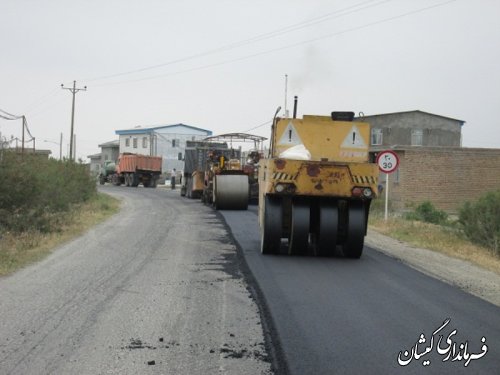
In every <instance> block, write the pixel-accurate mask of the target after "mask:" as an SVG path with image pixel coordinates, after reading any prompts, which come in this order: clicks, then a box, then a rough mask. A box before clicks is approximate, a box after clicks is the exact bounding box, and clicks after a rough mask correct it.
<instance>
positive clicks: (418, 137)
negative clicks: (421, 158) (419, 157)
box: [411, 129, 424, 146]
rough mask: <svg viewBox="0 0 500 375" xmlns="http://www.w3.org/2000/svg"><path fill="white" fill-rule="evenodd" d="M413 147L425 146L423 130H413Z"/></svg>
mask: <svg viewBox="0 0 500 375" xmlns="http://www.w3.org/2000/svg"><path fill="white" fill-rule="evenodd" d="M411 145H412V146H423V145H424V131H423V130H422V129H412V131H411Z"/></svg>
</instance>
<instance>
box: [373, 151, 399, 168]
mask: <svg viewBox="0 0 500 375" xmlns="http://www.w3.org/2000/svg"><path fill="white" fill-rule="evenodd" d="M377 164H378V168H379V169H380V171H382V172H384V173H392V172H394V171H395V170H396V169H397V168H398V165H399V158H398V155H397V154H396V153H395V152H394V151H382V152H380V153H379V154H378V156H377Z"/></svg>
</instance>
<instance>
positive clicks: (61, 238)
mask: <svg viewBox="0 0 500 375" xmlns="http://www.w3.org/2000/svg"><path fill="white" fill-rule="evenodd" d="M119 206H120V201H119V200H118V199H116V198H113V197H111V196H109V195H107V194H102V193H98V194H97V195H96V196H95V198H92V199H90V200H89V201H87V202H85V203H83V204H75V205H73V207H72V209H71V210H70V211H69V212H67V213H63V214H61V215H62V218H61V219H62V220H61V221H60V222H61V223H64V224H63V225H62V226H61V227H60V229H59V231H57V232H52V233H41V232H39V231H29V232H24V233H21V234H13V233H3V234H2V236H1V239H0V276H5V275H8V274H11V273H13V272H15V271H17V270H18V269H20V268H22V267H24V266H26V265H28V264H31V263H34V262H36V261H39V260H41V259H43V258H44V257H46V256H47V255H48V254H50V253H51V252H52V250H53V249H54V248H56V247H57V246H58V245H60V244H62V243H64V242H67V241H69V240H71V239H73V238H75V237H77V236H79V235H81V234H82V233H84V232H85V231H87V230H88V229H89V228H91V227H93V226H94V225H96V224H98V223H100V222H102V221H104V220H105V219H107V218H108V217H110V216H111V215H113V214H115V213H116V212H118V209H119Z"/></svg>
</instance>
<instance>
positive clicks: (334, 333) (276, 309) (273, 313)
mask: <svg viewBox="0 0 500 375" xmlns="http://www.w3.org/2000/svg"><path fill="white" fill-rule="evenodd" d="M220 212H221V214H222V216H223V217H224V219H225V221H226V223H227V225H228V226H229V228H230V230H231V232H232V234H233V236H234V239H235V240H236V241H237V243H238V245H239V248H240V251H241V252H242V254H243V256H244V259H245V261H246V263H247V265H248V267H249V269H250V271H251V273H252V275H253V277H252V279H253V280H255V282H256V284H257V285H256V288H258V289H259V290H260V294H261V296H262V299H263V300H264V301H263V303H265V304H266V308H265V310H266V311H268V313H269V317H268V319H270V322H269V325H270V326H273V327H274V331H275V336H276V337H275V338H274V341H275V342H277V345H278V346H279V347H280V348H279V349H280V350H277V352H278V353H281V355H282V356H283V358H282V362H285V363H286V366H282V368H281V370H280V371H281V372H283V373H290V374H293V375H303V374H420V373H422V374H461V373H463V374H499V373H500V308H499V307H497V306H495V305H492V304H490V303H488V302H485V301H483V300H481V299H479V298H477V297H475V296H472V295H470V294H467V293H465V292H463V291H462V290H460V289H458V288H457V287H454V286H451V285H448V284H446V283H443V282H441V281H438V280H436V279H433V278H431V277H429V276H426V275H424V274H422V273H420V272H418V271H416V270H414V269H412V268H410V267H409V266H407V265H405V264H402V263H401V262H398V261H397V260H395V259H393V258H390V257H388V256H386V255H383V254H381V253H380V252H378V251H376V250H373V249H370V248H366V247H365V250H364V253H363V256H362V257H361V259H359V260H352V259H344V258H342V257H335V258H314V257H299V256H297V257H290V256H283V255H276V256H270V255H265V256H264V255H262V254H260V235H259V227H258V222H257V215H256V207H255V206H253V207H251V208H250V209H249V210H248V211H220ZM446 319H450V321H449V323H448V324H446V325H445V326H444V327H443V328H442V329H441V330H440V331H439V332H437V333H436V334H435V335H434V337H433V338H432V341H433V342H432V349H430V352H429V353H427V354H425V355H422V356H421V357H420V358H418V359H417V357H418V355H419V354H422V353H423V352H424V351H425V348H426V347H429V348H430V347H431V337H432V336H433V332H435V331H436V330H437V329H438V328H440V327H441V326H442V325H443V323H444V322H445V320H446ZM454 330H456V332H455V333H453V332H454ZM422 334H423V335H424V336H423V337H422V336H421V335H422ZM439 336H443V337H442V342H441V343H440V348H441V349H443V350H444V351H446V348H450V350H452V349H453V344H456V351H455V353H452V354H450V356H449V358H448V359H447V360H445V359H446V357H447V356H448V353H444V352H443V351H442V352H441V353H442V354H439V353H438V351H437V346H438V345H437V344H438V340H439ZM483 337H484V341H485V342H484V343H483V342H482V341H481V340H482V339H483ZM423 339H425V340H426V341H425V342H421V343H419V345H418V347H417V351H416V352H417V356H414V358H413V359H412V360H411V361H409V363H408V364H407V365H405V366H401V365H400V364H399V363H398V355H399V353H400V351H401V352H402V354H401V360H402V361H403V360H406V359H408V356H410V355H411V354H410V353H412V352H413V351H414V350H413V348H414V347H415V345H416V344H417V343H418V342H419V340H420V341H423ZM447 339H448V340H450V341H449V342H450V343H451V345H449V344H448V343H447V341H446V340H447ZM461 343H463V344H464V345H465V343H467V349H466V350H467V353H469V354H472V355H477V358H476V357H474V359H473V360H471V359H469V361H466V360H465V359H463V358H462V359H460V357H459V356H458V354H459V348H460V344H461ZM483 345H485V347H483ZM405 351H408V353H407V354H408V355H407V356H405V355H404V352H405ZM484 351H486V353H485V354H483V352H484ZM461 354H462V355H463V354H464V350H463V349H462V350H461ZM453 358H455V360H454V361H452V359H453ZM471 358H472V357H471ZM443 360H445V361H443ZM428 361H429V362H428ZM466 363H467V366H465V364H466Z"/></svg>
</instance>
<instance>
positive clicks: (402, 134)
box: [359, 111, 463, 149]
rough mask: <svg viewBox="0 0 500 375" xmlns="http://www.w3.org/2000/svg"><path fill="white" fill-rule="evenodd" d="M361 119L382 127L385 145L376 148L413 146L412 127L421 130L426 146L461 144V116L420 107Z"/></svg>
mask: <svg viewBox="0 0 500 375" xmlns="http://www.w3.org/2000/svg"><path fill="white" fill-rule="evenodd" d="M359 120H360V121H366V122H368V123H369V124H370V126H371V128H372V129H382V133H383V138H382V145H380V146H373V147H372V148H373V149H383V148H387V147H389V146H393V145H397V146H411V144H412V143H411V134H412V130H422V135H423V144H422V146H424V147H425V146H428V147H435V146H441V147H459V146H460V145H461V133H462V124H463V122H462V121H460V120H455V119H451V118H447V117H443V116H438V115H433V114H431V113H426V112H421V111H412V112H398V113H389V114H382V115H375V116H365V117H362V118H359Z"/></svg>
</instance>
